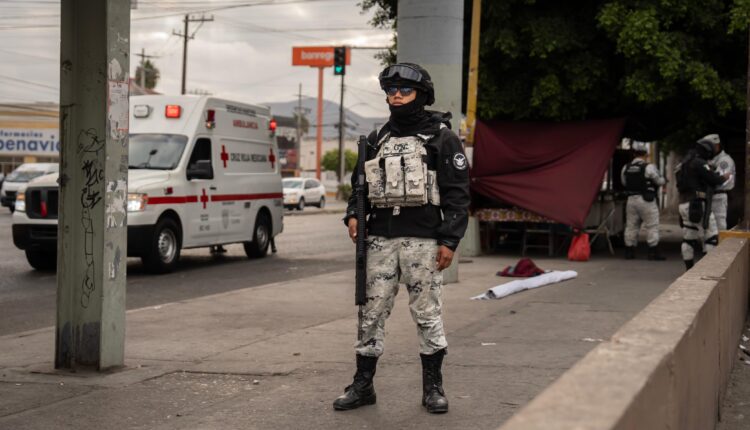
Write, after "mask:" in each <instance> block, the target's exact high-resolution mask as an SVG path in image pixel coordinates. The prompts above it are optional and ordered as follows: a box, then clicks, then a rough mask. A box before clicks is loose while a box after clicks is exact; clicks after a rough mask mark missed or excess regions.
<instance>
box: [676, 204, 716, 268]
mask: <svg viewBox="0 0 750 430" xmlns="http://www.w3.org/2000/svg"><path fill="white" fill-rule="evenodd" d="M704 208H705V206H704ZM679 209H680V221H681V224H682V259H683V260H685V261H692V260H694V259H695V253H696V252H701V251H705V252H709V251H711V250H712V249H714V247H715V246H716V245H718V244H719V230H718V228H717V227H716V218H715V217H714V214H713V213H709V214H708V216H709V218H708V228H707V229H705V230H704V229H703V222H699V223H694V222H691V221H690V219H689V218H688V215H689V210H690V203H680V206H679ZM704 216H705V215H704Z"/></svg>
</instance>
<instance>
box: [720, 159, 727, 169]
mask: <svg viewBox="0 0 750 430" xmlns="http://www.w3.org/2000/svg"><path fill="white" fill-rule="evenodd" d="M719 167H721V168H722V170H726V169H728V168H729V163H727V162H726V161H722V162H721V163H719Z"/></svg>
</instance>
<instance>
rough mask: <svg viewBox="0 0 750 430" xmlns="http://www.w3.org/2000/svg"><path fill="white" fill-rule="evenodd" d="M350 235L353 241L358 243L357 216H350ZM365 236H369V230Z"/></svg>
mask: <svg viewBox="0 0 750 430" xmlns="http://www.w3.org/2000/svg"><path fill="white" fill-rule="evenodd" d="M348 225H349V237H350V238H351V239H352V242H354V243H357V218H349V224H348ZM365 237H367V231H365Z"/></svg>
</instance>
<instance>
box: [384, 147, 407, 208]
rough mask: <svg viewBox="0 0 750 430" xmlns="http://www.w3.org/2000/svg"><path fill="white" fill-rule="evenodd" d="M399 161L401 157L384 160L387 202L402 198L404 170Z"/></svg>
mask: <svg viewBox="0 0 750 430" xmlns="http://www.w3.org/2000/svg"><path fill="white" fill-rule="evenodd" d="M401 160H402V158H401V157H387V158H386V159H385V197H386V199H388V200H395V199H399V200H403V198H404V169H403V166H402V165H401Z"/></svg>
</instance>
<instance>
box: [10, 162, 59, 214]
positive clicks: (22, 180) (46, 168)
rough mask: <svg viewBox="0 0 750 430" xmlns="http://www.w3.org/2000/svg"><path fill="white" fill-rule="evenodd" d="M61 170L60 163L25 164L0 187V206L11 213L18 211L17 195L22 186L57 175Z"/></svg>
mask: <svg viewBox="0 0 750 430" xmlns="http://www.w3.org/2000/svg"><path fill="white" fill-rule="evenodd" d="M59 169H60V165H59V164H58V163H24V164H21V165H20V166H18V167H17V168H16V170H14V171H13V172H12V173H11V174H9V175H8V176H6V177H5V180H3V181H2V185H1V186H0V204H2V205H3V206H5V207H7V208H8V209H10V211H11V212H13V211H15V210H16V193H17V192H18V189H19V188H21V186H22V185H24V184H26V183H27V182H29V181H30V180H32V179H34V178H38V177H40V176H44V175H48V174H50V173H56V172H57V171H58V170H59Z"/></svg>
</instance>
